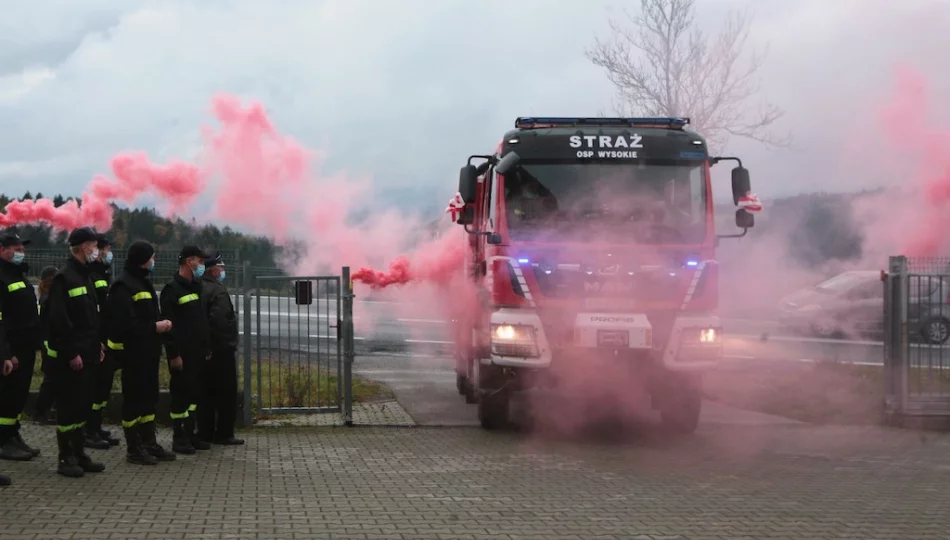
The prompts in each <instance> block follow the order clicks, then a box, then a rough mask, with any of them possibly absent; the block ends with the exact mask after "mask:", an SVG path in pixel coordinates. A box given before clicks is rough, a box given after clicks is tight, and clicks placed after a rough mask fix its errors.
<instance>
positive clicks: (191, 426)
mask: <svg viewBox="0 0 950 540" xmlns="http://www.w3.org/2000/svg"><path fill="white" fill-rule="evenodd" d="M184 427H185V435H186V436H187V437H188V440H189V441H190V442H191V446H194V447H195V449H196V450H211V443H209V442H205V441H202V440H201V439H199V438H198V435H196V434H195V413H194V412H191V413H189V414H188V418H185V426H184Z"/></svg>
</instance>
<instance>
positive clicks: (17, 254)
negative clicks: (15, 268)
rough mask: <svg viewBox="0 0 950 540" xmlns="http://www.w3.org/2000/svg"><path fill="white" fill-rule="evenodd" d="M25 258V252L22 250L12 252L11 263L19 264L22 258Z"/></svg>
mask: <svg viewBox="0 0 950 540" xmlns="http://www.w3.org/2000/svg"><path fill="white" fill-rule="evenodd" d="M25 258H26V253H23V252H22V251H14V252H13V264H20V263H22V262H23V259H25Z"/></svg>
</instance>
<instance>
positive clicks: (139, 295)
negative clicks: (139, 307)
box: [132, 291, 152, 302]
mask: <svg viewBox="0 0 950 540" xmlns="http://www.w3.org/2000/svg"><path fill="white" fill-rule="evenodd" d="M151 298H152V293H150V292H148V291H142V292H140V293H135V294H134V295H133V296H132V300H133V301H135V302H138V301H139V300H149V299H151Z"/></svg>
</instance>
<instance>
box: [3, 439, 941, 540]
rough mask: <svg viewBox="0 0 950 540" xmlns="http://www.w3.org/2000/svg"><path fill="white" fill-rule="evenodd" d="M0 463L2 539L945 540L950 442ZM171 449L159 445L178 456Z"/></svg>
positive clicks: (261, 447) (478, 448) (596, 443)
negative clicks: (75, 466) (64, 467)
mask: <svg viewBox="0 0 950 540" xmlns="http://www.w3.org/2000/svg"><path fill="white" fill-rule="evenodd" d="M25 435H26V437H27V438H28V439H29V440H30V441H32V442H34V443H36V444H38V445H39V446H40V447H41V448H42V450H43V455H42V456H41V457H39V458H37V459H36V460H34V461H32V462H28V463H9V462H0V471H4V472H7V473H10V474H11V475H12V476H13V479H14V481H15V484H14V485H13V486H11V487H7V488H0V538H2V539H3V540H19V539H31V540H32V539H59V538H63V539H66V538H70V539H72V538H77V539H83V540H95V539H125V540H132V539H155V540H159V539H179V538H188V539H224V538H240V539H284V538H287V539H297V538H299V539H313V538H342V539H372V538H398V539H407V540H423V539H436V538H439V539H442V538H458V539H482V538H484V539H488V538H492V539H591V538H604V539H642V540H646V539H657V538H665V539H687V540H713V539H717V540H724V539H730V540H732V539H775V538H788V539H808V540H825V539H828V540H830V539H841V538H854V539H862V540H877V539H888V540H892V539H910V538H912V539H918V540H926V539H938V538H939V539H946V538H948V537H950V510H948V508H950V436H947V435H942V434H920V433H916V432H910V431H898V430H890V429H879V428H843V427H815V426H810V425H803V424H775V425H773V424H755V423H744V424H733V425H729V424H721V423H720V424H709V425H704V426H702V427H701V429H700V431H699V432H698V433H697V434H695V435H693V436H688V437H676V438H673V437H668V436H663V435H661V434H659V433H655V432H650V431H649V430H647V431H638V432H635V433H633V434H628V435H626V436H623V437H606V436H601V437H598V438H586V437H583V436H581V435H579V434H560V435H555V434H545V433H534V434H528V433H517V432H485V431H482V430H479V429H477V428H468V427H459V428H442V429H434V428H421V427H420V428H401V429H400V428H361V427H354V428H342V427H323V428H318V427H317V428H315V427H289V428H276V429H275V428H255V429H252V430H248V431H245V432H244V433H243V434H242V436H243V437H245V438H246V439H247V444H246V445H245V446H243V447H229V448H222V447H216V448H215V449H213V450H212V451H210V452H203V453H201V454H200V455H198V456H192V457H184V458H179V460H178V461H176V462H174V463H168V464H160V465H158V466H155V467H148V468H146V467H141V466H133V465H129V464H126V463H125V462H124V460H123V459H122V458H123V453H124V450H123V448H122V447H118V448H115V449H112V450H109V451H90V452H94V453H95V455H96V457H99V458H102V459H103V460H104V462H105V463H106V464H107V467H108V468H107V471H106V472H105V473H102V474H99V475H94V476H89V477H86V478H83V479H77V480H74V479H66V478H61V477H59V476H57V475H56V474H55V473H54V468H55V461H54V455H53V452H54V444H53V432H52V429H51V428H49V427H39V426H32V425H31V426H27V428H26V430H25ZM167 435H168V434H167V433H163V436H164V437H165V438H166V440H167Z"/></svg>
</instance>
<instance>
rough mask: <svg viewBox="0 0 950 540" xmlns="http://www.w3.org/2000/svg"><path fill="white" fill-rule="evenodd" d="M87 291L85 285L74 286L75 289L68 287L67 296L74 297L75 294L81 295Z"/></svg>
mask: <svg viewBox="0 0 950 540" xmlns="http://www.w3.org/2000/svg"><path fill="white" fill-rule="evenodd" d="M88 292H89V291H88V290H87V289H86V288H85V287H76V288H75V289H69V297H70V298H75V297H77V296H82V295H84V294H86V293H88Z"/></svg>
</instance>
